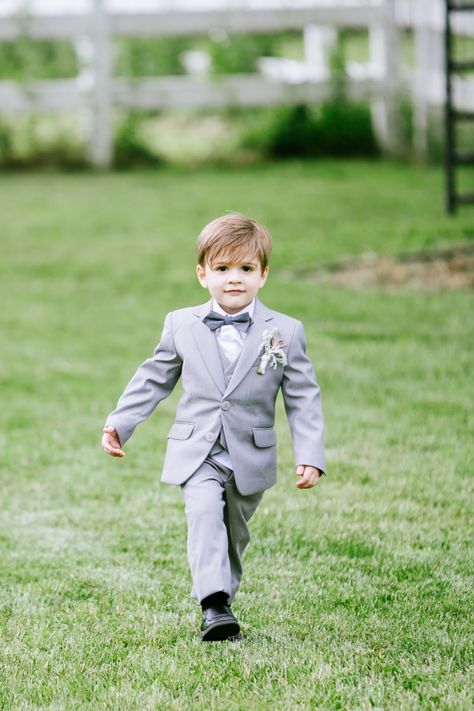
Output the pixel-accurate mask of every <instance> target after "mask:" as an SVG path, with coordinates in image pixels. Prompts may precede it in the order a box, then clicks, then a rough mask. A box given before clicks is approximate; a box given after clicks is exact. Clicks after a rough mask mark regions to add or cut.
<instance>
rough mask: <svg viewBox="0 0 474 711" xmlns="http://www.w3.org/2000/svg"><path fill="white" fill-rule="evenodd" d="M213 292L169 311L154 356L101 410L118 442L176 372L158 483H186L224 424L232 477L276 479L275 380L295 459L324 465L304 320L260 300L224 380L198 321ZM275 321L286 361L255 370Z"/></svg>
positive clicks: (251, 483) (246, 488) (247, 481)
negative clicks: (178, 390) (176, 393)
mask: <svg viewBox="0 0 474 711" xmlns="http://www.w3.org/2000/svg"><path fill="white" fill-rule="evenodd" d="M211 307H212V299H211V300H210V301H208V302H206V303H205V304H202V305H200V306H193V307H190V308H184V309H178V310H177V311H172V312H171V313H169V314H167V316H166V318H165V323H164V328H163V333H162V334H161V339H160V342H159V344H158V345H157V347H156V349H155V352H154V355H153V357H152V358H148V360H146V361H145V362H144V363H142V365H140V367H139V368H138V370H137V371H136V373H135V375H134V376H133V378H132V379H131V380H130V382H129V383H128V385H127V387H126V388H125V391H124V392H123V394H122V396H121V397H120V399H119V401H118V403H117V407H116V409H115V410H114V411H113V412H112V413H111V414H110V415H109V417H108V418H107V422H106V424H107V425H111V426H113V427H115V429H116V431H117V433H118V436H119V439H120V442H121V445H122V446H123V445H124V444H125V443H126V441H127V440H128V439H129V438H130V437H131V435H132V433H133V431H134V429H135V427H136V426H137V425H138V424H139V423H140V422H142V421H143V420H145V419H146V418H147V417H148V416H149V415H150V414H151V413H152V412H153V410H154V409H155V407H156V406H157V405H158V403H159V402H161V400H164V398H166V397H167V396H168V395H170V393H171V392H172V390H173V388H174V387H175V385H176V383H177V381H178V379H179V378H180V377H181V383H182V395H181V399H180V401H179V403H178V407H177V412H176V421H175V423H174V424H173V426H172V427H171V430H170V432H169V434H168V446H167V450H166V456H165V461H164V466H163V473H162V479H161V480H162V481H163V482H166V483H168V484H177V485H179V484H182V483H184V482H185V481H186V480H187V479H188V478H189V477H190V476H191V475H192V474H193V473H194V472H195V471H196V469H198V467H199V466H200V465H201V464H202V462H203V461H204V459H205V458H206V457H207V456H208V454H209V452H210V450H211V449H212V447H213V445H214V442H215V440H216V439H217V438H218V436H219V432H220V429H221V427H223V428H224V434H225V439H226V441H227V446H228V450H229V454H230V457H231V460H232V465H233V468H234V477H235V483H236V485H237V488H238V490H239V491H240V492H241V493H242V494H244V495H248V494H253V493H257V492H258V491H263V490H264V489H268V488H269V487H270V486H273V484H275V482H276V470H277V458H276V434H275V430H274V428H273V427H274V421H275V400H276V397H277V395H278V392H279V390H280V388H281V391H282V393H283V399H284V404H285V409H286V413H287V417H288V421H289V425H290V431H291V436H292V440H293V449H294V459H295V464H296V465H298V464H311V465H313V466H315V467H318V468H319V469H321V470H323V471H325V463H324V444H323V415H322V408H321V397H320V389H319V385H318V383H317V382H316V378H315V375H314V371H313V367H312V364H311V361H310V360H309V358H308V356H307V355H306V339H305V334H304V329H303V324H302V323H301V322H300V321H297V320H296V319H294V318H291V317H290V316H286V315H285V314H282V313H279V312H278V311H273V310H271V309H269V308H267V307H266V306H264V304H262V302H261V301H260V300H259V299H258V298H257V299H256V304H255V311H254V315H253V320H252V325H251V327H250V329H249V331H248V333H247V338H246V340H245V343H244V345H243V348H242V352H241V354H240V358H239V360H238V362H237V365H236V367H235V370H234V373H233V375H232V378H231V380H230V382H229V384H228V385H227V387H226V385H225V379H224V372H223V368H222V363H221V359H220V356H219V352H218V347H217V341H216V335H215V333H214V332H213V331H211V330H210V329H209V328H208V327H207V326H206V325H205V324H204V323H203V322H202V319H203V318H204V316H205V315H206V314H207V313H208V312H209V310H210V309H211ZM269 328H278V330H279V332H280V334H281V336H282V338H283V341H284V343H285V346H284V348H283V350H284V352H285V354H286V356H287V360H288V363H287V365H286V366H285V367H283V366H282V365H281V364H279V365H278V366H277V368H276V369H275V370H274V369H273V368H271V367H269V366H268V367H267V369H266V372H265V374H264V375H258V374H257V368H258V366H259V363H260V358H261V353H262V351H261V352H260V354H259V351H258V347H259V345H260V343H261V341H262V334H263V331H264V330H265V329H269Z"/></svg>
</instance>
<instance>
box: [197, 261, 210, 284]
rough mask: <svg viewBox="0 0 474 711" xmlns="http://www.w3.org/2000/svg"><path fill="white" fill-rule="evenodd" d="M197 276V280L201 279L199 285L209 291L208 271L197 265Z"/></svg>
mask: <svg viewBox="0 0 474 711" xmlns="http://www.w3.org/2000/svg"><path fill="white" fill-rule="evenodd" d="M196 274H197V278H198V279H199V283H200V284H201V286H202V287H203V288H204V289H207V279H206V270H205V269H204V267H203V266H202V265H201V264H197V265H196Z"/></svg>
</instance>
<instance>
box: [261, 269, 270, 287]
mask: <svg viewBox="0 0 474 711" xmlns="http://www.w3.org/2000/svg"><path fill="white" fill-rule="evenodd" d="M268 270H269V267H268V265H267V266H266V267H265V269H264V270H263V272H262V273H261V276H260V279H261V284H260V288H262V286H263V285H264V284H265V282H266V280H267V276H268Z"/></svg>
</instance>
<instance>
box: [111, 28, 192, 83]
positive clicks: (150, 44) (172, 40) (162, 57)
mask: <svg viewBox="0 0 474 711" xmlns="http://www.w3.org/2000/svg"><path fill="white" fill-rule="evenodd" d="M194 41H195V40H193V39H192V38H188V37H120V38H118V39H117V41H116V43H115V56H114V60H115V70H114V73H115V75H116V76H123V77H137V78H138V77H146V76H148V77H149V76H167V75H171V74H183V73H184V68H183V65H182V63H181V60H180V55H181V53H182V52H184V51H185V50H187V49H190V48H191V47H192V45H193V42H194Z"/></svg>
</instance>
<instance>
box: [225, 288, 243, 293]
mask: <svg viewBox="0 0 474 711" xmlns="http://www.w3.org/2000/svg"><path fill="white" fill-rule="evenodd" d="M225 293H226V294H243V293H244V292H243V290H242V289H229V291H226V292H225Z"/></svg>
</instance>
